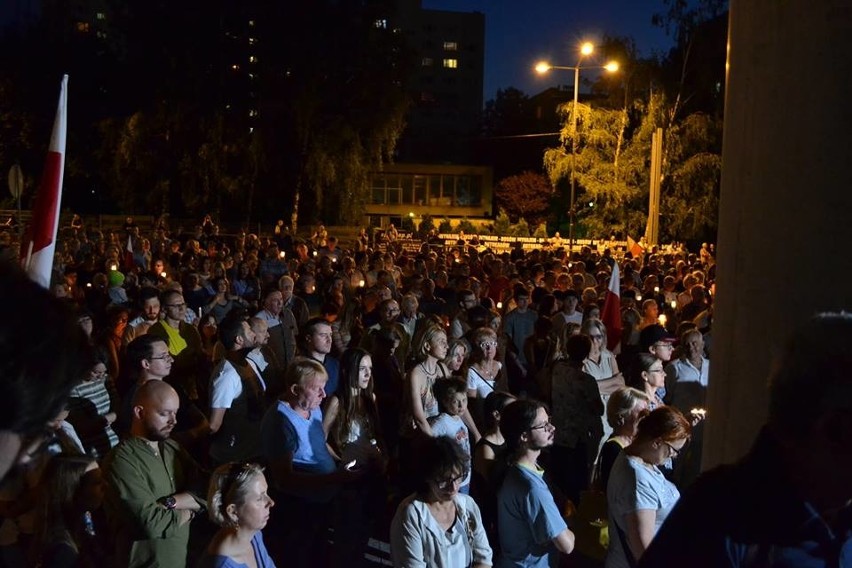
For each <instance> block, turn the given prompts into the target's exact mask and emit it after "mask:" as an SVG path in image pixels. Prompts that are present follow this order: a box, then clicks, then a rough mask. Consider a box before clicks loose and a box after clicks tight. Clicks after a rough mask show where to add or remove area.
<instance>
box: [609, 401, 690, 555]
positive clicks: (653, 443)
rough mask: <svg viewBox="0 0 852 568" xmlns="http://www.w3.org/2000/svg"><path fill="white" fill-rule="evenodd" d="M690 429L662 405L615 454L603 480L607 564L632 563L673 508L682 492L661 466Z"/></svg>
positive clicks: (686, 438) (673, 455) (678, 450)
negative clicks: (605, 500) (606, 524)
mask: <svg viewBox="0 0 852 568" xmlns="http://www.w3.org/2000/svg"><path fill="white" fill-rule="evenodd" d="M691 431H692V427H691V426H690V424H689V421H688V420H687V419H686V418H684V416H683V414H681V413H680V411H679V410H677V409H676V408H674V407H671V406H662V407H660V408H657V409H656V410H654V411H652V412H651V413H650V414H648V416H646V417H645V418H643V419H642V420H641V421H640V422H639V425H638V427H637V430H636V437H635V438H634V439H633V442H631V443H630V445H629V446H627V447H626V448H624V451H623V452H622V454H621V455H620V456H619V457H618V458H617V459H616V460H615V463H614V464H613V466H612V471H611V472H610V476H609V483H608V484H607V505H608V507H609V534H610V543H609V551H608V553H607V557H606V564H605V566H606V568H625V567H631V566H635V565H636V564H637V563H638V562H639V559H640V558H641V557H642V554H643V553H644V552H645V550H647V548H648V545H650V544H651V540H653V538H654V535H655V534H656V533H657V530H659V528H660V526H661V525H662V524H663V521H665V520H666V517H667V516H668V514H669V513H670V512H671V510H672V508H674V506H675V504H676V503H677V501H678V499H679V498H680V492H678V490H677V487H675V486H674V484H673V483H672V482H670V481H669V480H667V479H666V478H665V476H664V475H663V472H662V471H661V470H660V466H661V465H662V464H663V463H665V462H667V461H669V460H671V459H673V458H676V457H677V456H678V454H679V453H681V452H682V451H683V448H684V446H685V445H686V443H687V442H688V441H689V437H690V435H691Z"/></svg>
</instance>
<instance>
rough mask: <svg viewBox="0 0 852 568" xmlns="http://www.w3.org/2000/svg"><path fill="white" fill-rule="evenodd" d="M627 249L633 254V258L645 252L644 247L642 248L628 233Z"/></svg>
mask: <svg viewBox="0 0 852 568" xmlns="http://www.w3.org/2000/svg"><path fill="white" fill-rule="evenodd" d="M627 250H628V251H630V254H632V255H633V258H639V255H641V254H642V253H643V252H645V249H644V248H642V245H640V244H639V243H637V242H636V241H634V240H633V239H631V238H630V235H627Z"/></svg>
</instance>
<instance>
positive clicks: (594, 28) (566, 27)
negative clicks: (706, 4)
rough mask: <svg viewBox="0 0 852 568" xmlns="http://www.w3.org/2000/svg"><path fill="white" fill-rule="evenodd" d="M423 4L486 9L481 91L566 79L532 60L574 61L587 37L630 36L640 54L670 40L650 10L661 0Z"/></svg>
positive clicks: (488, 95)
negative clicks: (539, 71) (541, 70)
mask: <svg viewBox="0 0 852 568" xmlns="http://www.w3.org/2000/svg"><path fill="white" fill-rule="evenodd" d="M423 7H424V8H429V9H435V10H451V11H457V12H473V11H476V12H482V13H484V14H485V92H484V93H483V101H487V100H489V99H492V98H494V95H495V94H496V92H497V89H502V88H506V87H516V88H518V89H520V90H521V91H523V92H524V93H526V94H528V95H534V94H536V93H538V92H540V91H542V90H544V89H546V88H547V87H550V86H553V85H555V84H571V83H573V78H572V77H570V76H568V75H569V74H570V73H569V72H566V71H561V72H554V73H558V75H555V74H553V73H551V75H550V76H545V77H539V76H538V75H536V73H535V72H534V71H533V70H532V67H533V65H534V64H535V62H536V61H539V60H542V59H546V60H549V61H550V62H551V63H552V64H554V65H575V64H576V62H577V61H576V52H577V51H576V46H577V45H579V43H581V42H582V41H584V40H586V39H587V38H589V40H590V41H594V38H596V37H597V38H600V37H602V36H603V35H605V34H607V35H610V36H631V37H633V39H634V40H636V46H637V48H638V49H639V51H640V54H641V55H651V54H653V53H654V52H664V51H667V50H668V49H669V47H670V46H671V44H672V41H671V40H670V38H668V37H667V36H666V34H665V31H664V30H663V29H661V28H658V27H655V26H653V25H652V24H651V16H652V15H653V14H654V13H655V12H662V11H663V3H662V1H661V0H526V1H522V0H423Z"/></svg>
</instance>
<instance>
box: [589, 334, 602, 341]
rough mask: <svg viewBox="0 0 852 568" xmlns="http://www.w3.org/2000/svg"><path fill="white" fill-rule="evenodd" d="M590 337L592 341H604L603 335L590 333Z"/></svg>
mask: <svg viewBox="0 0 852 568" xmlns="http://www.w3.org/2000/svg"><path fill="white" fill-rule="evenodd" d="M589 339H591V340H592V341H602V340H603V335H590V336H589Z"/></svg>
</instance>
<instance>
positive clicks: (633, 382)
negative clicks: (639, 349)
mask: <svg viewBox="0 0 852 568" xmlns="http://www.w3.org/2000/svg"><path fill="white" fill-rule="evenodd" d="M629 382H630V386H631V387H633V388H635V389H636V390H640V391H642V392H644V393H645V395H646V396H647V397H648V410H654V409H655V408H658V407H660V406H663V399H662V398H660V395H659V394H657V392H658V391H659V390H660V389H662V388H665V386H666V371H665V369H664V368H663V361H661V360H660V359H658V358H657V357H656V356H655V355H652V354H651V353H639V354H637V355H636V362H635V364H634V365H633V374H632V375H631V377H630V381H629Z"/></svg>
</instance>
